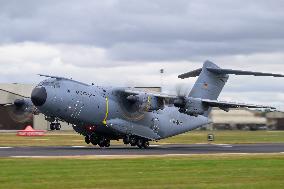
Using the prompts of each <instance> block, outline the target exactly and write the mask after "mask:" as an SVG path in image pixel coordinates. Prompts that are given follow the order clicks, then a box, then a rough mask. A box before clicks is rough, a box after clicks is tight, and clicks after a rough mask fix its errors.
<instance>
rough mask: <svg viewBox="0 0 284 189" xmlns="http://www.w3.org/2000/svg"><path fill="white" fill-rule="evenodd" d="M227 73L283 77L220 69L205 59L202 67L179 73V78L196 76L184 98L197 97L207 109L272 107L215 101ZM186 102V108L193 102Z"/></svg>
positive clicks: (194, 98) (190, 100)
mask: <svg viewBox="0 0 284 189" xmlns="http://www.w3.org/2000/svg"><path fill="white" fill-rule="evenodd" d="M229 74H234V75H254V76H272V77H284V75H281V74H272V73H262V72H253V71H242V70H232V69H222V68H220V67H219V66H217V65H216V64H214V63H213V62H210V61H206V62H205V63H204V64H203V67H202V68H200V69H197V70H194V71H191V72H187V73H184V74H181V75H179V76H178V77H179V78H181V79H185V78H189V77H197V76H198V79H197V81H196V82H195V84H194V86H193V88H192V90H191V91H190V93H189V94H188V96H187V97H186V98H187V101H189V102H195V101H197V99H199V101H200V102H201V105H200V107H206V108H207V110H208V108H211V107H219V108H221V109H223V110H228V109H229V108H238V107H248V108H269V109H274V108H273V107H269V106H261V105H251V104H242V103H233V102H224V101H217V99H218V97H219V95H220V93H221V91H222V89H223V87H224V86H225V84H226V82H227V81H228V79H229ZM187 104H189V105H188V107H186V108H187V109H190V104H193V103H187ZM200 109H201V108H200ZM203 109H204V108H203ZM209 110H210V109H209ZM200 112H202V111H200ZM203 112H204V114H203V115H206V116H207V115H208V113H209V112H208V111H206V110H205V111H203Z"/></svg>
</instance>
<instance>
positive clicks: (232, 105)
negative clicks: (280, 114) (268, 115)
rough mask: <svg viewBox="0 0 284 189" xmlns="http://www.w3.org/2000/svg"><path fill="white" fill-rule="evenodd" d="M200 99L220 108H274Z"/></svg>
mask: <svg viewBox="0 0 284 189" xmlns="http://www.w3.org/2000/svg"><path fill="white" fill-rule="evenodd" d="M201 101H202V102H203V103H204V104H206V105H208V106H210V107H219V108H221V109H227V108H240V107H246V108H267V109H276V108H274V107H271V106H263V105H254V104H245V103H237V102H226V101H218V100H208V99H201Z"/></svg>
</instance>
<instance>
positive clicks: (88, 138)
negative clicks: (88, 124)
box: [85, 134, 110, 147]
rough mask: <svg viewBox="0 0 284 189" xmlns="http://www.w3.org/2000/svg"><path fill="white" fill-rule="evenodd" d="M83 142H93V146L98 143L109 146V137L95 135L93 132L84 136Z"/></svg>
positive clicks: (101, 145)
mask: <svg viewBox="0 0 284 189" xmlns="http://www.w3.org/2000/svg"><path fill="white" fill-rule="evenodd" d="M85 142H86V143H87V144H90V143H91V144H93V145H94V146H96V145H99V146H100V147H109V146H110V139H108V138H106V137H104V136H97V135H95V134H92V135H90V136H89V135H87V136H85Z"/></svg>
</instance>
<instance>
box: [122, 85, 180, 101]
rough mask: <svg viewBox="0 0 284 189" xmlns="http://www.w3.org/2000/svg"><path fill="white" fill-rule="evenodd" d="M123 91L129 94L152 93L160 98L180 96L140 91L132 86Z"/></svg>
mask: <svg viewBox="0 0 284 189" xmlns="http://www.w3.org/2000/svg"><path fill="white" fill-rule="evenodd" d="M123 92H125V93H128V94H129V95H139V94H148V95H152V96H155V97H158V98H168V99H175V98H177V97H178V96H176V95H169V94H165V93H158V92H153V91H140V90H135V89H132V88H129V89H125V90H124V91H123Z"/></svg>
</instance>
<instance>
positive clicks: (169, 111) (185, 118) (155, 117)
mask: <svg viewBox="0 0 284 189" xmlns="http://www.w3.org/2000/svg"><path fill="white" fill-rule="evenodd" d="M209 122H210V121H209V119H208V118H207V117H205V116H198V117H194V116H189V115H185V114H181V113H179V111H178V109H177V108H173V107H166V108H165V109H163V110H159V111H156V112H148V113H146V114H145V117H144V119H143V120H140V121H138V122H137V124H139V125H144V126H145V127H147V128H149V130H151V132H152V133H154V134H156V135H158V136H159V137H160V138H167V137H170V136H174V135H177V134H181V133H184V132H187V131H190V130H193V129H196V128H198V127H200V126H203V125H206V124H208V123H209Z"/></svg>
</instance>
